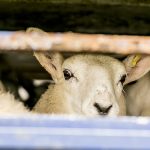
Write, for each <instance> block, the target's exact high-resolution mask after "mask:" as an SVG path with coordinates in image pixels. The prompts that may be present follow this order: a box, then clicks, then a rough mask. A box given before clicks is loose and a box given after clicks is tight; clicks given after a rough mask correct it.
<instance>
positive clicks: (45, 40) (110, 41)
mask: <svg viewBox="0 0 150 150" xmlns="http://www.w3.org/2000/svg"><path fill="white" fill-rule="evenodd" d="M7 50H9V51H38V50H40V51H42V50H45V51H62V52H104V53H117V54H132V53H144V54H150V37H148V36H128V35H103V34H79V33H72V32H67V33H49V34H41V35H40V34H39V33H36V32H33V33H26V32H24V31H18V32H0V51H7Z"/></svg>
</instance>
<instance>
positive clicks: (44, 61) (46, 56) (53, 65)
mask: <svg viewBox="0 0 150 150" xmlns="http://www.w3.org/2000/svg"><path fill="white" fill-rule="evenodd" d="M34 56H35V57H36V58H37V60H38V61H39V63H40V64H41V65H42V66H43V67H44V68H45V69H46V71H47V72H48V73H49V74H51V76H52V79H53V80H54V82H55V83H58V82H59V81H61V80H62V79H63V78H64V76H63V70H62V63H63V57H62V55H61V54H60V53H58V52H53V53H50V52H34Z"/></svg>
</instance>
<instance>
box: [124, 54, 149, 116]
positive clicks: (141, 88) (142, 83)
mask: <svg viewBox="0 0 150 150" xmlns="http://www.w3.org/2000/svg"><path fill="white" fill-rule="evenodd" d="M133 57H135V55H131V56H130V57H128V58H127V59H126V61H124V64H125V66H126V70H127V72H128V71H129V72H130V73H128V76H129V78H130V76H132V78H130V79H128V78H126V81H125V82H126V84H127V83H128V82H131V81H135V80H136V82H134V83H133V84H130V85H127V86H125V98H126V105H127V114H128V115H132V116H150V72H149V70H150V56H149V55H141V58H140V60H139V61H138V62H137V63H136V65H135V67H134V68H132V67H131V66H130V65H129V64H131V62H132V58H133ZM131 68H132V71H130V69H131Z"/></svg>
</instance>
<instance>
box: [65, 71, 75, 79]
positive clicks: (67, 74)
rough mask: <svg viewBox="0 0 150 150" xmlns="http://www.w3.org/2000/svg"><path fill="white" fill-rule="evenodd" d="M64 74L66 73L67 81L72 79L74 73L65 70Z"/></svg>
mask: <svg viewBox="0 0 150 150" xmlns="http://www.w3.org/2000/svg"><path fill="white" fill-rule="evenodd" d="M63 73H64V77H65V80H69V79H70V78H72V77H73V73H72V72H71V71H70V70H68V69H65V70H64V71H63Z"/></svg>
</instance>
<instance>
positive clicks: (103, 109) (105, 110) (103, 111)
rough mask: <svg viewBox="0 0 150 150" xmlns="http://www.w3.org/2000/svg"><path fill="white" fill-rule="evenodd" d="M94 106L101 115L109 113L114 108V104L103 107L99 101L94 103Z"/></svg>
mask: <svg viewBox="0 0 150 150" xmlns="http://www.w3.org/2000/svg"><path fill="white" fill-rule="evenodd" d="M94 106H95V107H96V109H97V111H98V112H99V114H100V115H107V114H108V113H109V111H110V109H111V108H112V105H109V106H108V107H101V106H100V105H99V104H98V103H94Z"/></svg>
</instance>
